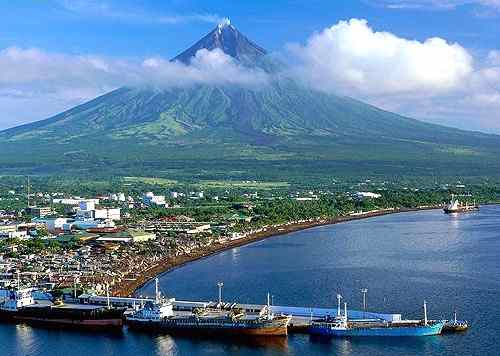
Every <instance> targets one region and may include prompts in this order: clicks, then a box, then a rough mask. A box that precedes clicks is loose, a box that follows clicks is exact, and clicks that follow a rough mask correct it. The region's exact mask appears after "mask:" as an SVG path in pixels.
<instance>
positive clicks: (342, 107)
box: [0, 20, 500, 176]
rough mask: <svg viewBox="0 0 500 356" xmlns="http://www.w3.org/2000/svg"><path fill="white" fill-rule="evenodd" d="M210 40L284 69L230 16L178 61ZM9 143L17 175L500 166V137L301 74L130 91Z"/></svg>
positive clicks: (251, 63)
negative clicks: (89, 170)
mask: <svg viewBox="0 0 500 356" xmlns="http://www.w3.org/2000/svg"><path fill="white" fill-rule="evenodd" d="M202 49H206V50H209V51H211V50H215V49H218V50H220V51H223V52H224V53H225V54H227V55H229V56H231V57H232V58H233V59H234V61H235V62H236V63H239V64H241V65H242V66H246V67H261V68H263V70H265V71H267V72H269V71H270V69H269V68H273V69H272V70H278V71H279V70H280V68H279V67H280V65H279V63H276V62H275V61H273V60H272V59H271V58H270V56H269V55H268V54H267V52H266V50H264V49H263V48H262V47H260V46H258V45H257V44H255V43H254V42H252V41H251V40H249V39H248V38H247V37H246V36H245V35H243V34H242V33H241V32H239V31H238V30H237V29H236V28H235V27H234V26H233V25H232V24H231V23H230V22H229V20H224V21H223V22H222V23H220V24H219V25H217V27H216V28H214V29H213V30H212V31H211V32H209V33H208V34H207V35H206V36H204V37H203V38H202V39H200V40H199V41H198V42H196V43H195V44H194V45H193V46H191V47H190V48H188V49H187V50H185V51H183V52H181V53H180V54H179V55H178V56H176V57H175V58H173V59H172V61H178V62H182V63H184V64H186V65H189V63H190V62H191V60H192V58H193V57H194V56H196V54H197V52H198V51H200V50H202ZM269 63H272V65H268V64H269ZM0 150H2V151H3V152H4V153H5V154H3V155H1V157H0V167H2V168H4V169H8V170H14V171H16V172H17V170H19V169H25V168H26V167H29V169H32V170H37V169H42V167H46V168H47V167H50V169H55V168H57V170H58V171H61V170H67V169H70V170H71V169H75V167H78V169H82V167H83V168H84V167H95V166H96V164H97V165H104V166H105V167H110V166H113V165H114V166H116V167H118V166H119V167H128V166H129V165H130V166H131V165H140V166H143V165H144V164H146V165H148V167H149V168H148V169H150V171H151V172H153V173H154V172H156V171H162V170H164V169H165V167H168V166H170V165H173V164H176V163H175V162H180V161H182V162H184V163H183V165H182V167H181V168H179V169H183V167H186V166H187V165H191V167H196V166H199V162H200V161H203V162H205V163H206V162H207V160H209V161H210V162H212V166H213V167H216V166H218V165H222V166H223V167H225V168H224V171H227V169H228V167H229V170H230V168H231V167H236V166H237V167H240V168H239V171H241V166H242V165H243V166H244V167H245V164H244V163H242V162H248V161H252V162H256V163H255V164H256V165H259V164H262V165H263V166H264V165H266V164H275V163H276V162H279V163H280V164H283V162H299V163H298V165H297V166H296V167H297V168H296V169H297V170H299V171H300V170H304V171H306V170H308V169H311V168H310V167H311V165H313V166H316V165H323V166H325V165H326V166H328V167H331V168H329V169H330V170H331V172H330V171H329V170H327V171H326V174H331V173H333V172H339V171H342V170H343V169H344V168H345V167H346V166H349V167H368V168H366V171H365V173H370V172H380V171H381V170H382V171H383V169H384V167H386V168H387V167H390V170H391V172H395V174H436V172H437V173H438V174H439V172H446V174H447V175H454V174H458V173H460V174H466V173H467V172H471V169H474V170H475V172H474V175H478V172H479V174H490V172H491V171H493V172H495V171H496V172H499V171H500V170H499V163H498V160H497V159H496V157H497V155H498V154H500V136H495V135H487V134H483V133H478V132H468V131H463V130H458V129H454V128H449V127H444V126H439V125H434V124H430V123H425V122H422V121H418V120H415V119H411V118H407V117H404V116H401V115H398V114H395V113H391V112H387V111H384V110H381V109H378V108H376V107H374V106H371V105H368V104H365V103H363V102H360V101H357V100H354V99H352V98H348V97H344V96H336V95H331V94H326V93H322V92H317V91H314V90H312V89H310V88H308V87H305V86H303V85H301V84H300V83H297V82H295V81H293V80H290V79H276V80H273V81H272V82H271V83H269V84H267V85H263V86H262V87H258V88H256V87H244V86H238V85H205V84H203V85H202V84H198V85H194V86H191V87H183V88H169V89H158V88H155V89H153V88H144V87H141V88H139V87H137V88H134V87H123V88H118V89H116V90H114V91H112V92H110V93H107V94H105V95H102V96H100V97H98V98H96V99H93V100H91V101H89V102H86V103H84V104H82V105H79V106H77V107H75V108H72V109H70V110H67V111H65V112H63V113H61V114H58V115H56V116H53V117H51V118H48V119H45V120H41V121H37V122H34V123H30V124H26V125H21V126H18V127H14V128H11V129H8V130H5V131H2V132H0ZM103 162H105V163H103ZM318 162H319V163H318ZM424 162H425V163H424ZM367 163H369V164H368V165H367V166H366V164H367ZM394 167H396V168H394ZM47 169H48V168H47ZM243 171H245V169H243ZM265 171H266V169H264V170H263V173H262V174H264V175H265ZM349 171H350V170H349ZM471 173H472V172H471ZM245 174H247V175H248V174H250V172H248V171H247V172H246V173H245ZM245 174H242V175H243V176H245ZM443 174H445V173H443Z"/></svg>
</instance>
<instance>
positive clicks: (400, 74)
mask: <svg viewBox="0 0 500 356" xmlns="http://www.w3.org/2000/svg"><path fill="white" fill-rule="evenodd" d="M291 50H292V52H293V53H294V54H295V55H296V56H297V58H298V61H299V64H298V65H297V66H296V67H295V71H296V73H297V74H298V75H299V76H300V77H301V78H302V79H303V80H305V81H306V82H308V83H309V84H310V85H311V86H313V87H315V88H318V89H322V90H326V91H332V92H342V93H345V94H349V95H352V94H355V93H359V94H363V95H382V94H390V93H402V92H419V91H428V92H440V91H448V90H452V89H454V88H456V87H457V86H459V84H460V83H461V81H462V80H463V79H464V78H466V77H467V76H468V75H469V74H470V73H471V72H472V57H471V56H470V55H469V54H468V52H467V51H466V50H465V49H464V48H463V47H461V46H460V45H458V44H450V43H447V42H446V41H445V40H443V39H441V38H431V39H428V40H426V41H424V42H419V41H414V40H407V39H403V38H400V37H397V36H395V35H393V34H391V33H388V32H375V31H374V30H372V29H371V28H370V27H369V26H368V24H367V22H366V20H359V19H351V20H349V21H341V22H339V23H338V24H336V25H334V26H332V27H330V28H327V29H325V30H323V31H322V32H320V33H316V34H314V35H313V36H312V37H310V38H309V40H308V41H307V43H306V44H305V45H304V46H297V45H296V46H292V47H291Z"/></svg>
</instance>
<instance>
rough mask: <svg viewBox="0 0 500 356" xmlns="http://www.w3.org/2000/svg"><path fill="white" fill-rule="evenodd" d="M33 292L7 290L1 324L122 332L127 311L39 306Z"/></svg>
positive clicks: (1, 306) (1, 307) (46, 303)
mask: <svg viewBox="0 0 500 356" xmlns="http://www.w3.org/2000/svg"><path fill="white" fill-rule="evenodd" d="M33 291H34V289H33V288H12V289H9V290H3V291H2V292H3V293H2V294H3V295H4V296H6V297H4V299H3V301H1V302H0V320H2V321H10V322H19V323H27V324H37V325H40V326H47V327H68V326H71V327H80V328H99V329H107V328H121V327H122V325H123V312H124V309H117V308H110V307H105V306H100V305H88V304H78V303H67V304H65V303H52V302H50V301H40V302H37V301H35V300H34V298H33V294H32V293H33Z"/></svg>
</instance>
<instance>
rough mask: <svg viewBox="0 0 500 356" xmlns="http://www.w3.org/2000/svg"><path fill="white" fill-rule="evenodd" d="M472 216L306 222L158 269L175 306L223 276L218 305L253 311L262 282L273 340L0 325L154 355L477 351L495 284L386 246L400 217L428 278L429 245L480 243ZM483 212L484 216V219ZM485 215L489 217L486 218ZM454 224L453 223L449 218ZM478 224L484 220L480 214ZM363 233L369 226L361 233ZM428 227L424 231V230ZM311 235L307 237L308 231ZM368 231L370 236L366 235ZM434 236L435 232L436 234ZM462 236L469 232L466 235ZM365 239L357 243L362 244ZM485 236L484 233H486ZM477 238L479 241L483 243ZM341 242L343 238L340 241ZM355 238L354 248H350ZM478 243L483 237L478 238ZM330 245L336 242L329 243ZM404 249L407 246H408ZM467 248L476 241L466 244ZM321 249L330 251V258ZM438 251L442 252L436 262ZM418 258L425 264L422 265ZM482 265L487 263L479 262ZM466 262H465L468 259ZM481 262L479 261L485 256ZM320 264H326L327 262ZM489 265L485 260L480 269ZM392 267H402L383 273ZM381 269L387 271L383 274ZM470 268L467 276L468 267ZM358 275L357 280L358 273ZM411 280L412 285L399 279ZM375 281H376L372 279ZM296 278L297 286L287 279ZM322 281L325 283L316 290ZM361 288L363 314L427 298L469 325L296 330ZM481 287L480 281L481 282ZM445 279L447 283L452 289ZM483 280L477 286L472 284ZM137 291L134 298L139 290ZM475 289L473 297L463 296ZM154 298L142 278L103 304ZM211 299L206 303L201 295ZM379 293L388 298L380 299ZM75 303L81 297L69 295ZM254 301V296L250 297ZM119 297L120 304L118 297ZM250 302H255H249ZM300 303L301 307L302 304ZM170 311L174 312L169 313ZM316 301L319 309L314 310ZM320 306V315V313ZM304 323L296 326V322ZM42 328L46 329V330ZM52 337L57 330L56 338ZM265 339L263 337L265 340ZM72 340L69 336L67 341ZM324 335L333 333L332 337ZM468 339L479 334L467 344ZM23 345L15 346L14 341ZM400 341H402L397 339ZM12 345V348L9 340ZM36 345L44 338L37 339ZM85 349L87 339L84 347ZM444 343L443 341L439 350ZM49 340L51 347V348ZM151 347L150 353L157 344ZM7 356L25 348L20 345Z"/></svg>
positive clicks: (414, 308)
mask: <svg viewBox="0 0 500 356" xmlns="http://www.w3.org/2000/svg"><path fill="white" fill-rule="evenodd" d="M497 210H498V207H496V206H486V207H484V208H483V209H481V211H480V213H479V214H480V215H481V216H483V215H486V216H487V217H488V216H492V217H493V218H495V217H496V216H498V215H497V213H496V212H497ZM474 217H475V214H474V215H471V214H463V215H457V216H448V215H445V214H443V213H442V212H441V211H436V210H435V211H423V212H417V213H408V214H399V215H398V214H394V215H387V216H384V217H379V218H376V219H373V220H359V221H355V222H350V223H348V224H338V225H332V226H325V227H318V228H315V229H312V230H304V231H301V232H296V233H294V234H293V237H292V238H291V237H290V236H288V237H287V236H283V237H279V236H278V237H274V238H271V239H268V240H265V241H260V242H256V243H254V244H252V245H247V246H245V247H238V248H234V249H232V250H228V251H225V252H222V253H220V254H218V255H214V256H211V257H209V258H205V259H201V260H199V261H197V262H195V263H190V264H186V265H184V266H182V267H179V268H177V269H174V270H173V271H171V272H169V273H166V274H163V275H161V276H160V277H159V281H160V285H161V286H162V289H164V290H165V292H166V293H165V295H168V296H169V297H170V296H175V297H176V298H178V299H176V301H175V304H174V306H175V309H176V310H175V311H176V312H179V313H180V312H181V309H184V311H183V313H190V311H191V310H192V309H193V308H194V307H197V306H200V305H201V306H207V307H210V308H214V307H216V306H217V304H218V298H217V282H218V281H223V282H224V287H223V292H224V296H223V301H225V302H224V304H225V307H230V306H231V305H233V304H234V303H236V304H237V305H240V306H241V305H243V306H247V307H246V308H247V309H248V310H257V309H259V308H261V307H262V306H264V305H265V304H266V303H265V302H266V294H267V290H270V292H271V295H272V296H273V295H274V298H273V297H271V304H272V307H273V308H276V309H275V313H281V312H282V311H283V312H284V313H291V314H293V317H292V319H291V320H290V324H289V333H288V337H278V338H273V339H274V340H276V341H259V340H260V339H262V338H255V337H252V341H240V340H237V339H235V338H219V339H215V338H203V339H199V338H197V337H195V336H194V334H193V333H190V334H188V335H186V334H185V333H184V334H182V335H179V334H177V333H172V334H170V333H169V332H165V333H163V332H162V333H157V332H149V331H144V330H142V331H140V332H139V331H135V330H132V329H129V328H128V327H127V326H125V327H123V335H124V336H125V337H121V338H120V339H116V338H115V337H114V336H108V333H102V332H93V331H92V332H83V331H82V332H71V333H70V332H67V331H65V330H61V331H44V329H45V328H40V327H39V326H37V327H33V328H31V327H29V329H28V327H27V326H26V327H24V326H22V327H13V326H10V325H8V324H1V325H0V328H1V329H2V330H4V333H7V332H10V330H12V332H15V333H16V334H18V335H20V336H21V335H25V333H27V332H28V330H29V333H30V335H34V337H35V338H39V337H42V335H43V337H45V338H47V337H48V338H55V337H61V336H62V337H64V339H65V340H69V341H68V342H71V343H72V345H75V346H74V347H78V346H77V345H78V344H79V342H80V341H79V340H87V339H89V342H90V339H91V340H93V341H92V342H91V346H90V347H91V349H92V350H96V352H101V351H102V350H103V348H104V347H105V345H107V344H111V345H113V346H112V347H113V349H115V350H119V349H120V347H121V345H123V346H126V347H130V348H132V349H134V347H139V349H140V350H142V351H144V352H148V350H150V351H151V350H153V351H152V352H157V353H167V354H168V352H167V351H166V350H167V349H166V347H167V345H170V346H168V347H179V348H180V347H182V348H184V349H187V350H202V349H204V348H206V347H211V348H214V349H215V350H217V351H218V352H223V350H224V349H226V348H228V347H234V348H235V349H238V350H242V352H243V353H244V354H245V353H247V354H248V353H250V354H251V353H253V352H255V351H257V352H259V350H260V351H262V352H268V351H269V352H271V354H272V353H273V351H276V352H279V353H294V354H295V353H297V352H299V351H300V352H303V353H305V354H312V355H319V354H322V353H324V352H326V350H335V351H338V352H339V353H340V351H341V349H342V348H344V347H346V346H349V347H352V348H353V350H358V351H359V350H375V354H376V352H377V350H378V351H381V350H384V352H385V351H387V350H388V351H391V352H393V353H394V354H396V355H400V354H401V355H402V354H416V353H422V352H424V351H425V349H426V348H427V347H429V348H430V349H431V350H433V352H434V351H435V352H440V353H442V354H444V355H448V354H450V353H449V352H448V351H446V350H450V348H451V350H453V347H452V346H451V345H457V344H458V345H459V346H458V347H460V348H463V349H464V350H466V352H468V353H469V354H477V353H475V352H474V351H471V350H476V351H477V350H485V347H487V343H484V337H486V336H487V337H490V336H491V335H492V333H494V332H495V323H494V322H493V320H492V318H491V317H490V316H489V315H488V314H484V313H481V312H480V310H484V308H485V305H489V303H490V302H492V303H493V307H495V305H496V299H495V298H493V299H492V298H491V297H493V296H495V293H493V294H492V295H490V294H488V296H489V297H488V298H487V304H485V302H486V300H485V298H484V294H485V293H484V289H483V287H486V286H488V287H490V286H491V287H493V288H494V286H492V285H491V284H490V285H486V284H484V282H482V283H483V284H481V285H478V284H468V285H467V286H466V285H465V284H457V283H456V282H454V283H453V284H450V281H451V279H449V278H445V277H446V276H444V275H442V274H441V275H438V276H440V280H439V283H435V282H432V284H431V283H430V282H425V283H423V282H422V281H420V280H415V279H413V280H412V277H411V274H408V273H407V272H405V269H402V268H401V267H400V265H399V263H402V260H400V259H398V260H397V263H398V264H394V260H392V259H391V258H388V257H387V255H386V251H388V250H387V248H388V246H391V253H397V254H398V256H403V255H406V256H408V252H409V251H410V250H409V248H410V247H409V246H407V242H408V239H409V238H408V235H401V233H400V232H398V231H396V230H393V229H392V228H391V226H393V225H395V224H397V225H398V226H400V225H401V224H404V225H405V229H406V231H408V233H410V234H411V235H409V236H411V239H412V241H413V240H416V239H418V241H419V244H420V246H422V253H420V254H419V255H418V256H419V260H418V264H417V263H416V261H415V262H414V261H413V259H408V258H407V259H406V261H405V263H406V265H407V266H408V264H410V266H411V268H413V269H417V270H418V275H424V276H426V274H425V272H423V271H425V270H424V268H430V267H431V266H432V267H433V268H436V267H435V266H434V265H433V264H431V263H430V262H431V261H432V260H434V259H435V258H436V257H435V254H433V252H432V251H433V250H436V251H437V252H439V254H440V255H442V256H444V257H442V259H439V260H437V261H439V264H440V265H441V266H442V265H443V263H444V262H443V261H446V259H449V258H453V257H454V256H456V254H455V253H451V252H450V253H448V254H447V253H446V252H444V251H445V250H444V249H445V248H446V249H448V248H449V246H450V243H454V244H460V245H467V246H471V247H473V246H475V245H476V244H478V243H480V241H483V240H482V239H484V238H487V237H491V231H484V230H481V234H480V235H478V234H471V235H470V236H471V237H470V238H467V239H465V238H463V236H464V235H462V234H461V231H462V229H464V227H468V226H471V224H472V225H475V224H476V223H477V219H473V218H474ZM488 219H489V218H488ZM487 221H491V222H492V223H493V222H494V221H492V220H491V219H490V220H486V222H487ZM457 222H460V224H457ZM482 223H483V224H484V223H485V220H483V221H482ZM450 227H454V228H456V229H457V233H450V232H449V229H450ZM368 232H369V233H370V234H368ZM430 232H432V234H431V233H430ZM313 236H314V239H312V237H313ZM367 236H370V239H367V238H366V237H367ZM436 236H443V237H445V239H444V240H443V238H437V237H436ZM468 236H469V233H468ZM361 241H362V242H363V243H360V242H361ZM488 241H492V240H491V239H488ZM483 242H484V241H483ZM347 243H349V245H347ZM351 243H352V244H353V245H352V246H353V247H349V246H351ZM481 243H482V242H481ZM317 244H321V245H322V246H323V248H322V250H321V251H318V250H317V249H316V246H317ZM329 246H334V249H329V248H328V247H329ZM412 248H414V247H413V246H412ZM358 250H359V253H360V254H362V256H363V259H360V258H358V255H357V254H356V251H358ZM471 250H473V251H478V252H480V251H482V250H481V249H477V248H476V249H474V248H471ZM329 251H335V258H334V259H333V258H332V257H331V255H330V253H329ZM277 255H280V256H281V255H285V256H288V257H289V258H290V259H293V261H294V266H293V268H290V262H289V261H277V260H276V258H275V256H277ZM443 258H444V260H443ZM422 259H423V261H426V263H422ZM484 261H485V263H486V264H485V266H488V262H487V260H484ZM466 262H467V265H468V264H469V262H468V261H467V260H466ZM370 264H371V265H373V266H376V267H375V269H377V268H379V267H380V266H384V268H385V269H384V270H383V271H384V272H383V273H382V272H380V273H378V274H377V275H373V274H367V272H366V270H362V271H359V273H358V272H357V271H358V268H359V266H361V267H363V266H367V265H370ZM483 265H484V264H483ZM325 266H326V267H328V268H325ZM488 268H489V270H490V271H492V273H494V270H491V268H492V266H490V267H488ZM394 269H397V270H398V271H401V270H402V271H403V272H402V273H401V272H399V273H390V271H393V270H394ZM387 271H389V272H387ZM469 275H470V274H469ZM372 278H373V279H375V280H376V281H378V282H377V284H373V283H370V279H372ZM360 280H361V281H362V284H360V282H359V281H360ZM407 280H411V283H410V284H405V281H407ZM379 283H380V286H379V285H378V284H379ZM294 286H295V287H294ZM321 286H328V288H322V287H321ZM365 286H366V287H368V288H367V289H368V293H367V307H366V312H367V313H368V312H371V311H372V310H375V311H383V312H387V314H395V315H397V314H402V315H401V317H402V318H405V319H410V320H418V319H422V318H423V310H422V307H423V305H422V302H423V300H424V299H427V301H428V306H429V320H441V319H449V320H450V321H453V319H454V316H453V311H454V309H457V310H458V317H457V319H458V320H460V319H468V320H469V321H470V322H471V324H470V325H471V327H470V329H469V330H468V331H467V332H465V333H458V332H457V333H453V334H446V335H445V334H444V333H445V330H443V336H439V337H432V336H431V337H419V338H417V339H418V341H416V340H414V338H413V339H411V338H410V339H408V338H406V339H405V341H404V343H403V342H402V341H401V342H398V341H396V340H395V339H397V338H384V339H383V340H384V341H368V340H367V339H366V341H364V340H365V338H364V337H363V338H356V339H359V341H351V340H350V339H349V338H341V339H339V341H335V340H337V339H338V338H335V337H334V338H331V337H321V336H315V335H310V334H308V333H305V332H304V328H305V327H307V325H308V324H309V323H310V319H311V318H310V312H311V307H312V306H318V308H317V309H318V310H316V308H312V309H313V320H314V319H321V317H322V316H323V315H325V314H328V313H329V314H330V315H331V316H335V315H336V314H337V308H336V307H337V305H336V300H335V294H336V292H340V293H341V294H342V295H343V296H344V297H345V298H346V300H347V301H349V305H350V306H352V307H349V308H348V315H351V314H352V315H354V311H356V310H357V311H359V312H361V315H363V312H364V310H363V298H362V297H363V294H362V292H361V289H363V287H365ZM481 286H482V287H481ZM450 287H451V288H450ZM479 287H481V288H479ZM141 295H142V297H141ZM80 296H81V297H82V298H84V297H86V298H88V297H90V295H87V296H85V295H83V296H82V295H78V297H80ZM471 297H474V300H476V301H477V303H468V302H467V301H468V300H470V299H471ZM93 298H94V299H93V300H92V304H96V305H100V306H102V307H106V306H107V296H106V295H100V296H93ZM153 299H154V281H153V282H150V283H148V284H146V285H144V287H143V288H141V289H140V290H138V291H137V293H136V294H135V297H134V298H132V299H129V298H126V299H121V298H118V297H114V296H111V295H110V305H111V306H113V307H127V308H130V307H131V306H132V307H133V305H134V303H135V304H136V305H139V306H140V305H141V303H143V304H145V303H146V302H148V301H151V300H153ZM210 300H212V303H211V304H210V303H209V301H210ZM386 300H387V302H386ZM76 302H78V303H84V302H85V301H84V300H82V301H80V300H77V301H76ZM252 302H256V303H255V304H253V303H252ZM120 303H122V304H120ZM252 306H256V307H252ZM289 306H296V307H298V308H300V309H299V310H292V311H289V310H285V309H280V308H281V307H288V308H290V307H289ZM300 306H302V307H300ZM177 309H178V311H177ZM321 309H324V310H321ZM321 312H323V313H321ZM301 327H302V331H301V330H300V329H301ZM47 333H48V334H47ZM56 335H60V336H56ZM264 339H266V340H268V338H264ZM71 340H72V341H71ZM330 340H332V341H330ZM474 340H483V341H482V342H479V343H474ZM21 345H22V344H21ZM134 345H136V346H134ZM403 345H404V346H403ZM17 347H18V348H19V347H20V346H17ZM37 347H38V348H39V349H41V348H43V346H37ZM86 347H88V346H86ZM445 348H446V349H445ZM57 349H58V348H57V346H56V350H57ZM99 350H101V351H99ZM155 350H156V351H155ZM123 352H124V353H125V354H127V351H123ZM14 354H23V352H20V351H18V352H17V353H16V352H14Z"/></svg>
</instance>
